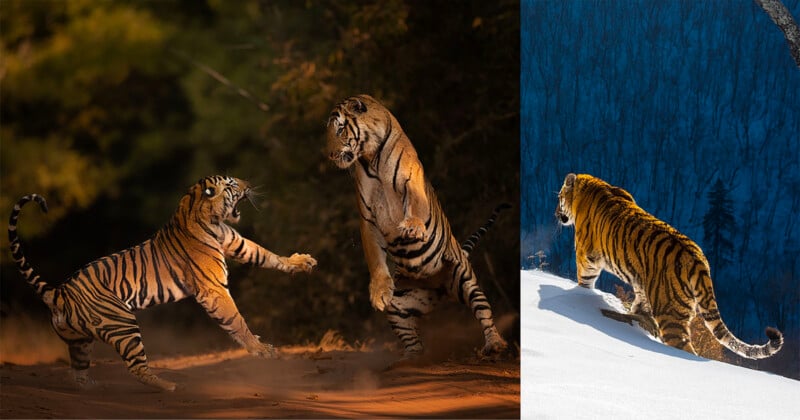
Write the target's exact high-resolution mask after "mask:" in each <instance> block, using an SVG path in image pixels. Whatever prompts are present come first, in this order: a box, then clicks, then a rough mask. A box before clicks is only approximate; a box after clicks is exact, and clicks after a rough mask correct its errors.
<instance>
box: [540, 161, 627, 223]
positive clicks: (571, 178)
mask: <svg viewBox="0 0 800 420" xmlns="http://www.w3.org/2000/svg"><path fill="white" fill-rule="evenodd" d="M598 200H602V202H606V203H609V202H613V203H616V204H617V205H622V206H626V207H627V206H630V205H635V204H636V201H635V200H634V199H633V196H631V194H630V193H629V192H627V191H625V190H623V189H622V188H620V187H615V186H613V185H611V184H609V183H607V182H605V181H603V180H602V179H600V178H596V177H593V176H591V175H588V174H579V175H575V174H572V173H571V174H567V177H566V178H564V185H562V186H561V191H559V193H558V206H556V218H557V219H558V221H559V223H561V224H562V225H564V226H570V225H574V224H575V215H576V213H580V214H584V215H585V214H587V211H589V210H590V209H592V208H594V205H593V204H592V203H595V204H596V203H597V202H598Z"/></svg>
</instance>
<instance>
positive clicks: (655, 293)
mask: <svg viewBox="0 0 800 420" xmlns="http://www.w3.org/2000/svg"><path fill="white" fill-rule="evenodd" d="M556 217H557V218H558V220H559V221H560V222H561V224H562V225H564V226H569V225H574V226H575V262H576V264H577V268H578V284H579V285H581V286H583V287H587V288H593V287H594V283H595V281H596V280H597V277H598V276H600V272H601V271H602V270H606V271H608V272H610V273H612V274H614V275H615V276H617V277H618V278H619V279H620V280H622V281H624V282H626V283H628V284H630V285H631V286H632V287H633V292H634V295H635V297H634V300H633V303H632V305H631V309H630V314H620V315H622V317H614V318H617V319H621V318H625V317H626V316H627V318H628V320H629V321H630V320H631V319H635V320H637V321H640V322H644V324H649V325H650V326H652V328H651V329H652V330H653V331H651V332H654V333H655V334H654V335H657V336H659V337H660V338H661V340H662V341H663V342H664V343H666V344H667V345H670V346H673V347H677V348H679V349H683V350H685V351H687V352H690V353H694V354H697V352H696V351H695V348H694V346H693V345H692V342H691V336H690V333H689V325H690V323H691V321H692V319H694V317H695V316H696V315H698V314H699V316H700V317H701V318H702V320H703V322H704V324H705V326H706V328H708V329H709V330H710V331H711V332H712V333H713V335H714V337H715V338H716V339H717V341H719V342H720V344H722V345H723V346H725V347H727V348H728V349H730V350H731V351H733V352H734V353H736V354H738V355H740V356H742V357H746V358H749V359H763V358H765V357H769V356H772V355H773V354H775V353H777V352H778V351H779V350H780V349H781V347H782V346H783V335H782V334H781V333H780V332H779V331H778V330H776V329H774V328H770V327H767V329H766V334H767V337H769V342H768V343H767V344H764V345H761V346H759V345H750V344H747V343H744V342H742V341H741V340H739V339H738V338H736V337H735V336H734V335H733V334H732V333H731V332H730V331H729V330H728V327H726V326H725V324H724V323H723V322H722V318H721V317H720V313H719V309H718V307H717V301H716V299H715V298H714V288H713V286H712V284H711V274H710V273H711V270H710V268H709V266H708V261H707V260H706V257H705V256H704V255H703V251H702V250H700V247H699V246H697V244H695V243H694V242H693V241H692V240H691V239H689V238H688V237H686V236H685V235H683V234H681V233H680V232H678V231H677V230H675V229H674V228H673V227H671V226H669V225H668V224H666V223H664V222H662V221H661V220H658V219H656V218H655V217H654V216H652V215H651V214H649V213H647V212H645V211H644V210H642V209H641V208H640V207H639V206H637V205H636V203H635V202H634V200H633V197H632V196H631V195H630V194H629V193H628V192H627V191H625V190H623V189H622V188H619V187H614V186H611V185H609V184H608V183H606V182H604V181H602V180H600V179H598V178H595V177H593V176H591V175H584V174H581V175H575V174H569V175H567V177H566V179H565V180H564V185H563V186H562V187H561V192H559V193H558V207H556Z"/></svg>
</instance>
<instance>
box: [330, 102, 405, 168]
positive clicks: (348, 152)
mask: <svg viewBox="0 0 800 420" xmlns="http://www.w3.org/2000/svg"><path fill="white" fill-rule="evenodd" d="M395 125H397V123H396V121H395V120H394V117H393V116H392V114H391V113H390V112H389V110H388V109H386V107H384V106H383V105H382V104H381V103H380V102H378V101H377V100H375V99H374V98H373V97H371V96H369V95H357V96H351V97H349V98H347V99H345V100H343V101H342V102H339V103H338V104H337V105H336V106H335V107H334V108H333V110H332V111H331V115H330V117H328V127H327V142H328V157H329V158H330V160H332V161H333V163H334V164H335V165H336V166H337V167H339V168H340V169H346V168H349V167H350V166H351V165H352V164H353V162H355V161H356V160H358V159H360V158H365V159H366V160H367V161H369V160H371V159H372V157H373V156H374V155H375V153H376V152H377V151H378V149H379V148H380V145H381V144H383V143H384V142H385V141H386V140H387V139H388V138H389V135H390V134H392V128H393V126H395ZM396 129H398V130H399V127H396Z"/></svg>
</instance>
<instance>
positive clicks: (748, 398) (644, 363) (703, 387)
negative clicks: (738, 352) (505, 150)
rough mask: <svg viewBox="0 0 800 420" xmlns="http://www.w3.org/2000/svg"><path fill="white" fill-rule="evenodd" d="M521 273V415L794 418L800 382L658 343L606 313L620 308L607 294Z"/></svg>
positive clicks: (799, 405)
mask: <svg viewBox="0 0 800 420" xmlns="http://www.w3.org/2000/svg"><path fill="white" fill-rule="evenodd" d="M520 279H521V292H522V298H521V300H522V411H521V412H522V417H523V418H535V419H676V418H692V419H739V418H741V419H761V418H770V419H800V381H795V380H792V379H788V378H785V377H782V376H778V375H774V374H770V373H765V372H759V371H755V370H751V369H747V368H742V367H738V366H734V365H730V364H725V363H721V362H716V361H710V360H706V359H702V358H699V357H696V356H693V355H690V354H688V353H686V352H683V351H681V350H677V349H674V348H671V347H668V346H666V345H664V344H661V343H660V342H658V341H656V340H654V339H652V338H651V337H650V336H649V335H648V334H647V333H646V332H644V331H643V330H642V329H640V328H639V327H637V326H635V325H634V326H629V325H627V324H624V323H621V322H618V321H614V320H611V319H608V318H606V317H604V316H602V314H600V308H613V309H616V310H618V311H619V310H622V307H621V304H620V302H619V300H618V299H617V298H615V297H614V296H612V295H610V294H606V293H603V292H600V291H598V290H588V289H584V288H582V287H578V286H577V283H575V282H574V281H570V280H566V279H563V278H560V277H556V276H553V275H550V274H546V273H543V272H540V271H522V273H521V277H520ZM764 341H765V342H766V337H765V338H764Z"/></svg>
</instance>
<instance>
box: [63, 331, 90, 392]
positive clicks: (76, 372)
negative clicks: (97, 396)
mask: <svg viewBox="0 0 800 420" xmlns="http://www.w3.org/2000/svg"><path fill="white" fill-rule="evenodd" d="M67 345H68V346H69V365H70V368H71V371H72V379H73V380H74V381H75V383H76V384H77V385H78V387H79V388H81V389H87V388H91V387H92V386H94V385H95V382H94V380H92V379H91V378H90V377H89V366H90V364H91V357H92V347H94V338H91V337H90V338H82V339H76V340H67Z"/></svg>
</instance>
